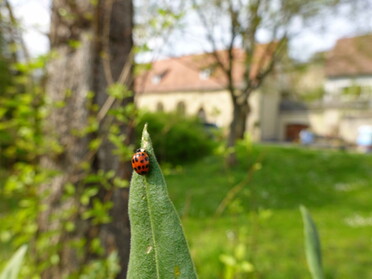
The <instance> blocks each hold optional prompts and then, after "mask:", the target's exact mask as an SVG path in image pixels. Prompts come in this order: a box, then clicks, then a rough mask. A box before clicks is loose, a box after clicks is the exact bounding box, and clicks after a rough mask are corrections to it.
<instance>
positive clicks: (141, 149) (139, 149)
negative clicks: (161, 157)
mask: <svg viewBox="0 0 372 279" xmlns="http://www.w3.org/2000/svg"><path fill="white" fill-rule="evenodd" d="M137 152H145V149H143V148H138V149H137V150H136V153H137Z"/></svg>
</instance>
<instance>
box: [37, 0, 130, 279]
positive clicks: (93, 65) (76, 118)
mask: <svg viewBox="0 0 372 279" xmlns="http://www.w3.org/2000/svg"><path fill="white" fill-rule="evenodd" d="M110 3H112V4H113V7H112V12H111V13H110V16H107V15H108V14H107V11H109V7H110ZM132 18H133V8H132V1H131V0H112V1H110V0H101V1H98V4H97V5H93V4H92V1H90V0H80V1H70V0H54V1H53V4H52V20H51V33H50V39H51V47H52V50H53V51H55V53H56V56H55V58H54V59H52V60H51V61H50V62H49V64H48V81H47V84H46V97H47V100H48V101H49V102H50V103H51V104H52V106H51V108H50V114H49V115H48V121H47V124H46V126H47V127H46V133H47V137H48V140H47V141H48V142H50V143H53V142H58V144H59V145H60V146H61V147H62V148H63V151H62V152H59V153H55V154H52V153H50V154H48V156H45V157H44V158H43V159H42V166H43V167H44V168H48V169H51V170H53V171H55V170H57V171H58V174H57V175H55V176H53V178H52V179H51V180H50V181H49V182H48V183H46V184H44V185H42V187H40V194H41V201H42V204H43V207H44V210H43V211H42V212H41V213H40V214H39V218H38V225H39V236H40V237H43V235H44V236H45V235H47V236H48V238H47V243H45V244H44V245H46V246H47V247H45V249H43V247H39V249H41V250H40V251H38V260H39V262H40V263H46V264H45V267H43V269H44V271H43V273H42V278H44V279H50V278H53V279H59V278H64V276H66V275H67V274H71V273H78V272H79V271H80V270H81V269H82V267H83V266H84V264H86V263H87V262H89V261H90V260H92V259H97V258H99V257H100V255H99V253H96V252H94V251H92V250H91V247H90V246H91V245H90V244H91V243H92V242H93V241H95V240H96V239H100V240H101V243H102V244H103V247H104V250H105V255H107V254H109V253H110V252H112V251H113V250H117V251H118V255H119V261H120V266H121V272H120V274H119V276H118V278H125V274H126V268H127V262H128V257H129V219H128V215H127V203H128V190H127V189H117V188H113V189H114V190H112V189H111V188H110V189H111V190H108V189H106V188H104V187H101V188H100V190H99V193H98V194H97V196H96V198H97V199H99V200H101V201H102V202H107V201H112V202H113V207H112V208H111V210H110V213H109V214H110V217H111V222H110V223H108V224H92V222H91V221H90V220H89V219H88V220H86V218H82V214H83V213H84V211H85V210H87V207H89V206H90V205H88V206H85V205H82V204H81V200H80V196H79V195H80V194H81V193H83V192H84V191H85V189H86V188H87V187H89V186H90V185H88V184H86V183H85V182H84V180H83V179H84V173H83V171H84V170H83V169H82V168H81V165H82V163H83V162H84V163H85V165H89V166H90V167H89V169H90V170H91V172H93V173H97V172H98V170H103V171H110V170H113V171H114V172H115V175H116V177H120V178H122V179H129V176H130V173H131V169H130V166H129V163H127V162H122V161H120V158H119V157H118V156H115V155H114V154H113V152H112V151H113V149H114V146H113V145H112V144H111V143H110V142H109V141H108V140H107V134H108V129H109V125H108V123H107V122H106V121H102V122H101V123H100V124H101V125H100V126H99V129H98V130H97V131H95V132H94V133H91V134H84V133H82V131H83V130H84V129H85V128H86V127H87V126H88V124H89V121H90V119H91V118H92V117H93V118H96V115H94V114H92V110H91V109H90V108H89V106H90V105H89V102H90V99H89V97H88V95H89V93H90V92H93V93H94V97H93V100H92V102H93V104H94V105H95V106H97V107H98V111H99V108H101V107H102V106H103V104H105V102H106V100H107V98H108V96H107V93H106V89H107V86H108V80H107V79H106V78H105V74H104V72H105V71H104V63H103V59H104V58H105V57H107V55H108V57H109V61H110V65H109V69H107V64H106V66H105V67H106V69H105V70H109V71H108V72H111V75H112V79H113V80H114V81H115V80H117V79H118V77H119V75H120V73H121V71H122V69H123V67H124V66H125V65H126V63H128V62H131V61H130V56H129V53H130V51H131V49H132V46H133V41H132V27H133V22H132ZM106 23H108V24H109V26H110V28H109V29H105V24H106ZM105 30H106V31H107V30H109V32H108V37H106V38H105V34H106V33H105ZM75 42H79V43H78V44H76V43H75ZM106 42H108V52H109V53H104V50H105V49H104V44H105V43H106ZM106 72H107V71H106ZM106 77H107V75H106ZM131 83H132V82H131V81H130V80H129V81H128V82H127V86H128V87H129V88H131ZM132 102H133V98H126V99H124V100H122V101H121V103H120V104H118V105H123V106H125V105H127V104H130V103H132ZM120 129H121V133H123V134H125V135H126V144H130V143H131V142H132V139H133V129H132V127H131V125H129V124H121V125H120ZM97 137H100V138H103V139H104V140H103V142H102V144H101V145H100V147H99V149H98V150H97V152H96V153H92V151H91V150H90V149H89V143H90V140H92V139H94V138H97ZM89 154H93V155H92V156H89ZM68 183H69V184H72V185H74V188H75V194H74V195H72V196H71V195H70V196H67V197H66V195H65V189H66V184H68ZM66 224H73V228H74V229H66ZM70 227H71V226H70ZM82 240H83V241H84V242H81V241H82ZM44 241H45V240H44ZM79 241H80V243H85V244H83V246H81V247H80V248H79V249H80V251H78V249H77V248H76V244H77V243H78V242H79ZM39 242H40V243H43V242H42V241H39ZM47 248H48V249H47ZM51 255H54V256H55V258H54V259H55V260H54V261H53V262H52V263H50V264H47V262H49V261H50V258H51Z"/></svg>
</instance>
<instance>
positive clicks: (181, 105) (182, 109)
mask: <svg viewBox="0 0 372 279" xmlns="http://www.w3.org/2000/svg"><path fill="white" fill-rule="evenodd" d="M176 111H177V112H178V113H179V114H182V115H184V114H185V113H186V105H185V103H184V102H182V101H181V102H178V103H177V107H176Z"/></svg>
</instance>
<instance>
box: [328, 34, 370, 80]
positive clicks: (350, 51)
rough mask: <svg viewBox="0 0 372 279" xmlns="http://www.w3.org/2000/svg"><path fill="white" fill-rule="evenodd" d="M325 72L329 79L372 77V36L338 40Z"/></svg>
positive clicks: (329, 54) (330, 54)
mask: <svg viewBox="0 0 372 279" xmlns="http://www.w3.org/2000/svg"><path fill="white" fill-rule="evenodd" d="M325 71H326V75H327V76H328V77H340V76H356V75H372V35H364V36H358V37H353V38H344V39H340V40H338V41H337V43H336V45H335V47H334V48H333V49H332V50H331V51H330V52H329V53H328V57H327V60H326V69H325Z"/></svg>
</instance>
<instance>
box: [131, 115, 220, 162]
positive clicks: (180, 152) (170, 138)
mask: <svg viewBox="0 0 372 279" xmlns="http://www.w3.org/2000/svg"><path fill="white" fill-rule="evenodd" d="M145 123H148V124H149V132H150V133H151V135H152V141H153V143H154V146H156V147H157V154H156V156H157V158H158V160H159V161H161V162H168V163H171V164H180V163H183V162H191V161H194V160H197V159H199V158H201V157H203V156H205V155H208V154H211V153H212V151H213V149H214V147H215V146H216V141H215V140H214V139H213V137H212V136H211V131H210V130H208V129H207V128H205V127H204V126H203V124H202V123H201V122H200V121H199V119H198V118H196V117H186V116H183V115H180V114H177V113H165V112H156V113H153V112H142V113H140V115H139V117H138V122H137V125H136V133H137V135H140V134H141V132H142V131H141V130H142V128H143V126H144V124H145ZM139 140H140V138H139V137H138V143H139ZM137 146H139V144H137Z"/></svg>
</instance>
